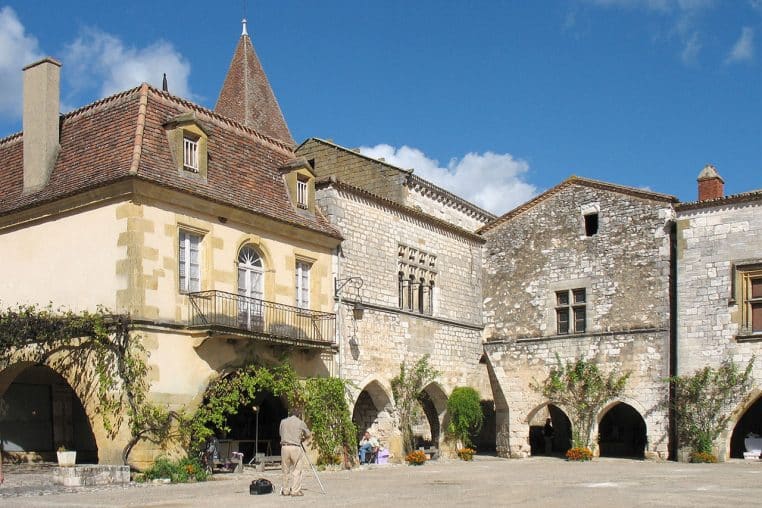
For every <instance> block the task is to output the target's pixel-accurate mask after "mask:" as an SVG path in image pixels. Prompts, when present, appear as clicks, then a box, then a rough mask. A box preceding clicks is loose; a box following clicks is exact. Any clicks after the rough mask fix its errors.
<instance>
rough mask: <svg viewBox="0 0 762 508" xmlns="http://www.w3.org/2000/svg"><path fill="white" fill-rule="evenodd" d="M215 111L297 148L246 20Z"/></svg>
mask: <svg viewBox="0 0 762 508" xmlns="http://www.w3.org/2000/svg"><path fill="white" fill-rule="evenodd" d="M214 111H215V112H216V113H218V114H220V115H223V116H226V117H228V118H231V119H233V120H235V121H236V122H238V123H240V124H242V125H244V126H246V127H248V128H250V129H253V130H255V131H258V132H261V133H262V134H265V135H266V136H269V137H271V138H275V139H277V140H280V141H282V142H284V143H286V144H289V145H291V146H293V145H294V139H293V138H292V137H291V132H290V131H289V130H288V126H287V125H286V121H285V120H284V118H283V113H281V110H280V106H278V100H277V99H276V98H275V94H274V93H273V90H272V88H271V87H270V82H269V81H268V79H267V75H266V74H265V71H264V69H262V64H260V63H259V58H258V57H257V53H256V52H255V51H254V46H253V45H252V43H251V38H250V37H249V34H248V32H247V30H246V20H245V19H244V20H243V31H242V33H241V38H240V39H239V40H238V46H236V49H235V54H234V55H233V60H232V61H231V62H230V68H229V69H228V73H227V76H226V77H225V82H224V84H223V85H222V91H221V92H220V97H219V98H218V99H217V105H216V106H215V107H214Z"/></svg>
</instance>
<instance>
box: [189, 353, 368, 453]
mask: <svg viewBox="0 0 762 508" xmlns="http://www.w3.org/2000/svg"><path fill="white" fill-rule="evenodd" d="M262 391H268V392H270V393H272V394H273V395H274V396H275V397H285V398H286V400H287V401H288V405H289V406H290V407H294V408H298V409H300V410H302V411H303V413H304V419H305V420H306V423H307V425H308V426H309V427H310V430H311V431H312V433H313V440H314V443H315V446H316V447H317V450H318V457H319V461H320V462H321V463H335V462H336V457H337V456H339V455H340V454H342V451H343V450H344V449H345V447H346V448H351V449H354V448H355V446H356V443H354V440H355V439H356V438H355V427H354V424H353V423H352V418H351V416H350V414H349V407H348V405H347V400H346V396H345V393H346V382H345V381H342V380H340V379H337V378H309V379H299V378H298V377H297V375H296V373H295V372H294V369H293V367H291V366H290V365H288V364H282V365H278V366H275V367H265V366H258V365H248V366H245V367H242V368H241V369H238V370H236V371H235V372H232V373H231V374H230V375H227V376H222V377H219V378H217V379H216V380H215V381H213V382H212V383H211V384H210V385H209V388H208V389H207V391H206V394H205V396H204V403H203V404H202V405H201V406H200V407H199V408H198V410H197V411H196V412H195V414H194V415H193V416H192V417H191V418H190V420H189V422H188V425H187V431H188V437H187V445H188V451H189V453H191V454H194V453H196V452H197V451H198V450H199V449H200V447H201V446H203V444H204V442H205V441H206V439H207V438H209V437H210V436H212V435H214V433H215V431H227V432H229V431H230V428H229V427H228V426H227V421H228V417H229V416H232V415H235V414H236V413H237V412H238V410H239V408H241V407H246V406H250V405H251V404H253V403H254V400H255V399H256V397H257V394H258V393H260V392H262Z"/></svg>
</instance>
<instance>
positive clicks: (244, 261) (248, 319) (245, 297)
mask: <svg viewBox="0 0 762 508" xmlns="http://www.w3.org/2000/svg"><path fill="white" fill-rule="evenodd" d="M238 296H239V298H238V321H239V324H240V325H242V326H245V327H246V328H248V329H250V330H251V329H253V328H256V327H258V326H261V324H262V299H263V298H264V269H263V266H262V258H261V257H260V256H259V254H258V253H257V251H255V250H254V248H253V247H252V246H250V245H245V246H244V247H243V248H242V249H241V251H240V252H239V253H238Z"/></svg>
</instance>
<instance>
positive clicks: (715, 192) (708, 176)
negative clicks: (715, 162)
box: [697, 164, 725, 201]
mask: <svg viewBox="0 0 762 508" xmlns="http://www.w3.org/2000/svg"><path fill="white" fill-rule="evenodd" d="M697 180H698V200H699V201H708V200H710V199H720V198H721V197H723V196H725V180H723V179H722V177H721V176H720V174H719V173H718V172H717V168H715V167H714V166H712V165H711V164H707V165H706V166H704V169H702V170H701V173H699V176H698V178H697Z"/></svg>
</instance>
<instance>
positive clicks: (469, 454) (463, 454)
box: [456, 448, 476, 461]
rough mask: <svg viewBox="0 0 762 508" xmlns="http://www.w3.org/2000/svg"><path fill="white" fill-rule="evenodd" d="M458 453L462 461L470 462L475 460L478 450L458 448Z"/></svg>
mask: <svg viewBox="0 0 762 508" xmlns="http://www.w3.org/2000/svg"><path fill="white" fill-rule="evenodd" d="M456 453H457V454H458V457H459V458H460V459H461V460H465V461H470V460H474V454H475V453H476V450H474V449H473V448H458V450H457V451H456Z"/></svg>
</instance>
